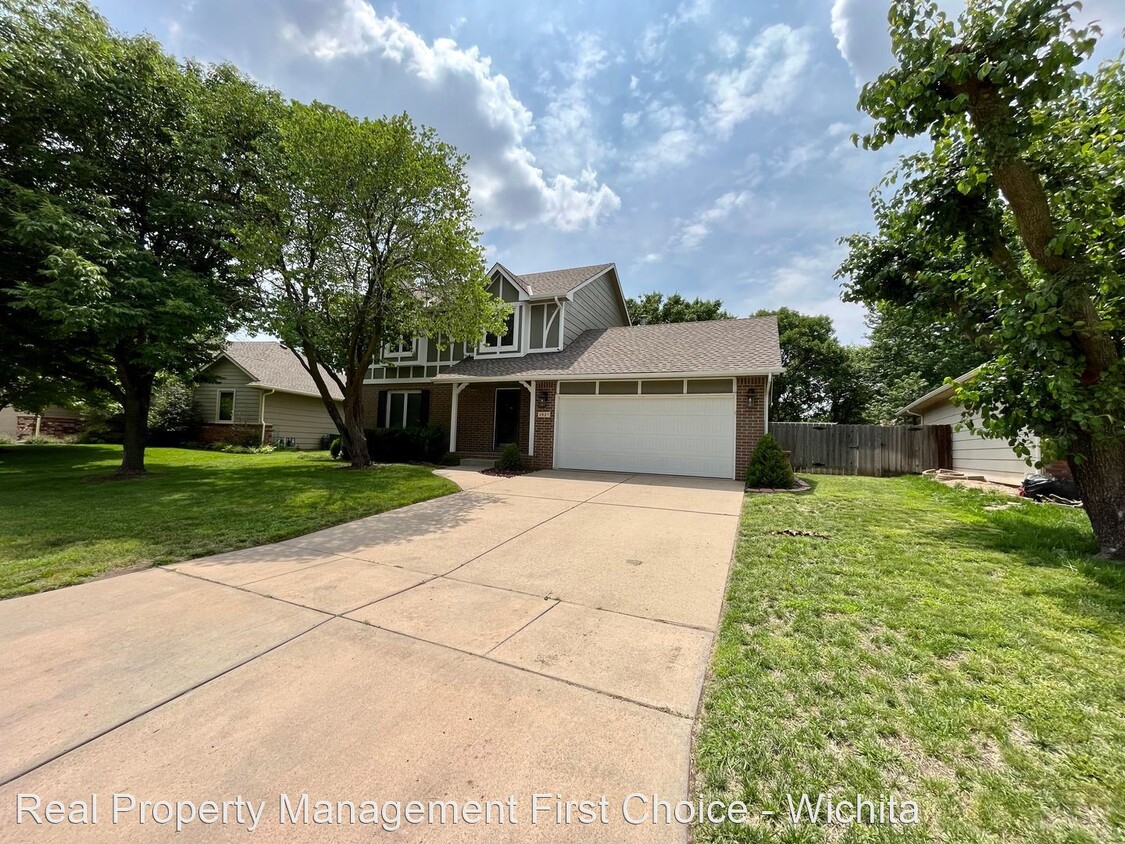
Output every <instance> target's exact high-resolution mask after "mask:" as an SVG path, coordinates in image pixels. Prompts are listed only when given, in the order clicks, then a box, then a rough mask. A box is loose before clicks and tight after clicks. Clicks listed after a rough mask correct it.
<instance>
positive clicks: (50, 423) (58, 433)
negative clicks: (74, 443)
mask: <svg viewBox="0 0 1125 844" xmlns="http://www.w3.org/2000/svg"><path fill="white" fill-rule="evenodd" d="M85 427H86V423H85V422H83V421H82V420H81V419H78V418H71V417H66V416H41V417H39V436H41V437H54V438H58V439H61V438H63V437H73V436H74V435H75V434H80V433H82V430H83V429H84V428H85ZM34 436H35V416H32V415H27V416H23V415H21V416H17V417H16V439H18V440H22V439H26V438H27V437H34Z"/></svg>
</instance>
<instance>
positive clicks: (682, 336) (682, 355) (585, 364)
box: [436, 316, 782, 381]
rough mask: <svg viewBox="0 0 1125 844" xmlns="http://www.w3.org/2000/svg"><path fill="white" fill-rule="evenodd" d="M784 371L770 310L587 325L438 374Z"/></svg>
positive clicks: (443, 377) (490, 377) (500, 376)
mask: <svg viewBox="0 0 1125 844" xmlns="http://www.w3.org/2000/svg"><path fill="white" fill-rule="evenodd" d="M781 371H782V365H781V346H780V344H779V342H778V337H777V319H776V318H774V317H772V316H769V317H752V318H750V319H721V320H712V321H708V322H681V323H673V324H664V325H631V326H621V327H617V328H603V329H595V330H591V331H584V332H583V333H582V334H580V335H578V337H576V338H575V339H574V340H573V341H572V342H571V343H570V344H569V345H568V346H567V347H566V348H565V349H563V350H562V351H561V352H546V353H542V354H529V355H525V356H524V357H487V356H481V357H477V358H467V359H465V360H463V361H461V362H460V363H458V364H455V365H454V366H452V367H450V368H449V369H448V370H447V371H446V372H444V373H442V374H440V375H438V376H437V379H436V380H438V381H466V380H468V381H471V380H478V379H479V380H486V381H499V380H504V379H510V378H558V379H563V380H575V379H580V378H592V377H595V376H611V377H612V376H625V375H638V376H640V375H669V376H671V375H680V376H691V375H697V376H698V375H741V374H758V375H762V374H767V373H779V372H781Z"/></svg>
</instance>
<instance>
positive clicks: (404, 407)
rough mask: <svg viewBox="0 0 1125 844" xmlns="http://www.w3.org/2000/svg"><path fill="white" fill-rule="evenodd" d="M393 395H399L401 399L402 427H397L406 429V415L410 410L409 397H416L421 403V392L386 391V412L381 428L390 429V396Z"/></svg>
mask: <svg viewBox="0 0 1125 844" xmlns="http://www.w3.org/2000/svg"><path fill="white" fill-rule="evenodd" d="M393 395H400V396H402V397H403V399H402V425H401V426H399V427H402V428H405V427H406V413H407V411H408V410H409V408H410V398H409V397H410V396H412V395H414V396H418V400H419V401H421V400H422V391H421V390H387V412H386V416H385V417H384V419H383V427H384V428H390V427H391V396H393Z"/></svg>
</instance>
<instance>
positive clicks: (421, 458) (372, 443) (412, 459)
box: [365, 425, 449, 463]
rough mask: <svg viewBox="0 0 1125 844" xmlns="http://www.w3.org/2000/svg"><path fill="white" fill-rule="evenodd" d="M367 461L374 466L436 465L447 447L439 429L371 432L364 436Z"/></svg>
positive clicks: (437, 427)
mask: <svg viewBox="0 0 1125 844" xmlns="http://www.w3.org/2000/svg"><path fill="white" fill-rule="evenodd" d="M365 433H366V435H367V448H368V450H369V451H370V452H371V459H372V460H374V461H376V462H378V463H437V462H438V461H440V460H441V459H442V457H443V456H444V455H445V453H446V451H447V449H448V447H449V435H448V434H446V432H445V429H444V428H443V427H441V425H426V426H424V427H421V428H374V429H372V430H370V431H366V432H365Z"/></svg>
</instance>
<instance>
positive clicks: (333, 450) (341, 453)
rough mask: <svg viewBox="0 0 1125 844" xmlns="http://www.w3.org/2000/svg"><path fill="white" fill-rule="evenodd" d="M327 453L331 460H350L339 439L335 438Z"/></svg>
mask: <svg viewBox="0 0 1125 844" xmlns="http://www.w3.org/2000/svg"><path fill="white" fill-rule="evenodd" d="M328 453H329V454H331V455H332V459H333V460H339V459H341V458H343V459H344V460H351V459H352V457H351V455H350V454H349V453H348V450H347V449H346V448H344V441H343V440H341V439H340V438H339V437H336V439H334V440H332V442H331V443H330V444H329V446H328Z"/></svg>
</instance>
